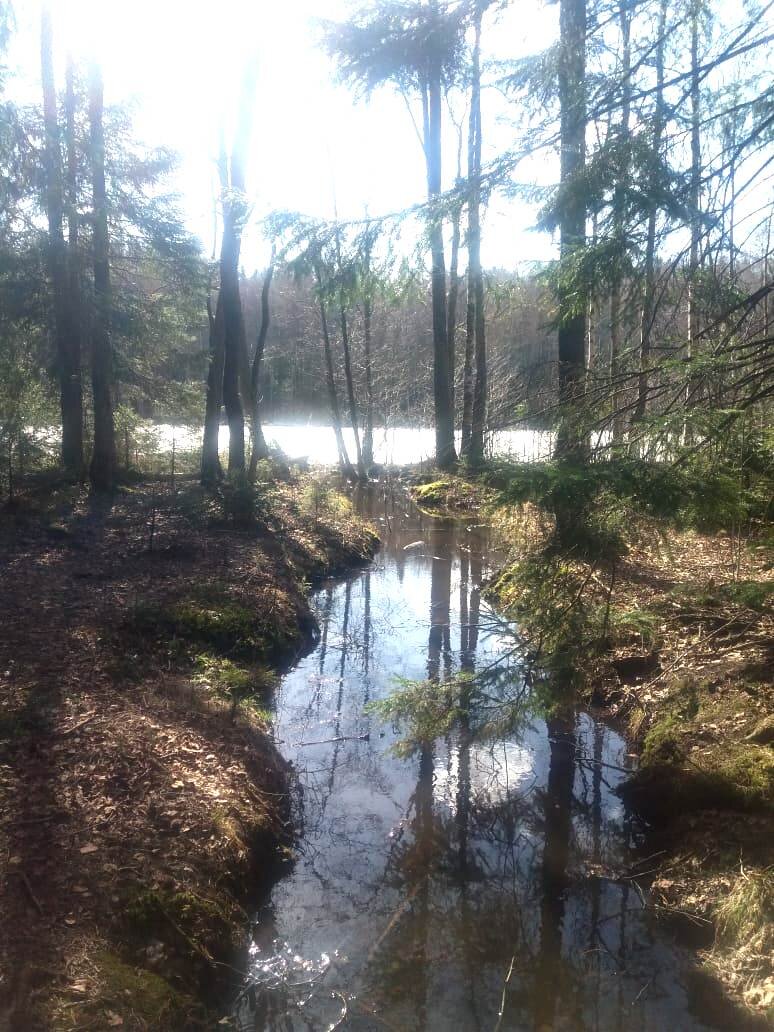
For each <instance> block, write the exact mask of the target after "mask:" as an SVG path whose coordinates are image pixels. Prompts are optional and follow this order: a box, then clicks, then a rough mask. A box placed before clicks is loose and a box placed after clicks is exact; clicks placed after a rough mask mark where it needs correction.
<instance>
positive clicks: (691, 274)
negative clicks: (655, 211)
mask: <svg viewBox="0 0 774 1032" xmlns="http://www.w3.org/2000/svg"><path fill="white" fill-rule="evenodd" d="M699 8H700V0H690V20H691V172H690V179H689V194H690V204H691V249H690V257H689V259H688V347H687V349H686V351H687V354H686V358H687V359H688V374H687V377H686V386H685V421H684V424H683V439H684V441H687V440H689V439H690V437H691V431H690V426H689V420H688V410H689V409H690V408H691V407H692V405H693V404H695V402H696V398H695V394H696V382H695V377H694V376H693V374H692V371H691V368H692V364H693V361H694V359H695V358H696V348H697V343H698V338H699V301H698V297H697V289H698V286H699V282H698V279H699V257H700V256H699V249H700V245H701V211H700V205H701V138H700V124H701V89H700V78H699V75H700V68H699Z"/></svg>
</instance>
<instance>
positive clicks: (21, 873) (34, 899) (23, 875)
mask: <svg viewBox="0 0 774 1032" xmlns="http://www.w3.org/2000/svg"><path fill="white" fill-rule="evenodd" d="M18 874H19V877H20V878H21V880H22V882H23V883H24V888H25V889H26V890H27V895H28V896H29V897H30V899H31V900H32V902H33V903H34V904H35V909H36V910H37V912H38V913H39V914H40V916H41V917H45V913H44V910H43V907H42V906H41V903H40V900H39V899H38V897H37V896H36V895H35V892H34V890H33V888H32V885H30V880H29V878H28V877H27V874H26V872H25V871H19V872H18Z"/></svg>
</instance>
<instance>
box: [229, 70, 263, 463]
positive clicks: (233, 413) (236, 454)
mask: <svg viewBox="0 0 774 1032" xmlns="http://www.w3.org/2000/svg"><path fill="white" fill-rule="evenodd" d="M255 75H256V72H255V67H254V65H253V64H249V65H248V67H247V69H246V71H245V76H244V81H243V83H242V94H241V97H240V103H239V111H238V114H237V125H236V131H235V134H234V143H233V146H232V148H231V162H230V174H229V177H228V183H227V184H226V183H223V182H222V186H223V187H224V189H223V240H222V242H221V248H220V291H221V294H222V295H223V334H224V345H223V350H224V358H223V405H224V406H225V409H226V419H227V420H228V471H229V474H237V475H239V474H243V473H244V472H245V413H244V408H243V406H242V395H241V392H240V383H239V380H240V366H241V362H242V354H243V351H244V339H245V336H244V332H245V331H244V317H243V313H242V298H241V297H240V294H239V256H240V253H241V249H242V225H243V223H244V220H245V217H246V215H247V203H246V198H245V165H246V163H247V150H248V147H249V144H250V133H251V129H252V122H253V107H254V104H255Z"/></svg>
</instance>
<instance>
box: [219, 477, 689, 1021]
mask: <svg viewBox="0 0 774 1032" xmlns="http://www.w3.org/2000/svg"><path fill="white" fill-rule="evenodd" d="M359 504H360V505H361V507H362V508H363V510H364V511H366V512H367V513H368V514H369V515H370V516H371V517H372V518H373V519H375V520H378V521H379V523H380V527H381V530H382V535H383V539H384V542H385V543H384V548H383V551H382V553H381V554H380V556H379V557H378V558H377V560H376V562H375V564H374V565H373V566H372V567H371V568H370V569H369V570H368V571H365V572H363V573H362V574H359V575H358V576H356V577H353V578H350V579H349V580H348V581H346V582H345V583H343V584H339V585H336V586H331V587H328V588H326V589H325V590H324V591H322V592H321V593H320V594H319V595H318V599H317V606H318V618H319V620H320V624H321V637H320V643H319V645H318V647H317V649H316V651H315V653H313V654H311V655H310V656H308V657H307V658H306V659H305V660H303V661H302V662H301V663H300V664H299V665H298V667H297V668H296V669H295V670H294V671H292V672H291V673H290V674H289V675H288V676H287V677H286V678H285V679H284V682H283V684H282V686H281V688H280V690H279V692H278V695H277V702H276V707H277V719H276V733H277V737H278V740H279V742H280V744H281V746H282V748H283V751H284V753H285V755H286V756H287V757H288V758H289V759H290V760H291V761H292V762H293V764H294V765H295V767H296V770H297V771H298V774H299V779H300V783H301V787H302V800H301V803H300V805H299V826H300V828H301V836H300V839H299V843H298V856H297V860H296V863H295V865H294V867H293V870H292V871H291V873H290V874H289V875H288V876H287V877H286V878H285V879H284V880H282V881H281V882H280V883H279V884H278V885H277V886H276V887H275V889H274V892H273V895H272V899H271V909H270V910H269V911H267V915H266V918H265V920H264V921H263V922H259V926H260V928H259V935H260V934H262V937H261V938H260V940H259V942H258V946H257V948H256V950H255V955H254V957H253V961H252V962H253V964H254V966H255V970H256V972H257V973H260V968H261V965H264V966H265V965H266V964H267V962H271V959H272V958H273V957H276V956H279V955H281V954H282V949H283V946H282V944H284V943H287V944H290V947H291V955H292V956H297V957H298V958H300V961H299V962H300V963H301V964H307V965H311V966H312V967H311V970H318V968H319V965H320V963H321V958H322V956H323V955H324V954H327V955H329V956H330V957H331V958H332V960H331V963H330V966H329V967H328V968H326V973H325V975H324V977H321V978H320V980H319V982H315V984H314V986H313V988H312V990H311V998H310V999H308V1001H307V1002H306V1003H305V1004H304V1006H303V1007H302V1008H299V1007H298V1003H299V999H298V998H297V996H295V995H294V993H297V992H298V990H293V989H289V988H288V987H287V985H285V986H281V987H280V986H274V987H272V988H269V987H264V990H263V991H258V992H257V998H256V1010H255V1011H254V1012H251V1013H250V1014H249V1015H247V1013H246V1011H245V1008H244V1006H243V1008H242V1010H241V1011H240V1015H241V1016H242V1018H243V1019H245V1020H250V1021H251V1022H252V1024H251V1025H250V1026H248V1027H254V1028H266V1029H283V1030H291V1029H292V1030H295V1029H302V1028H303V1029H315V1030H316V1029H320V1030H322V1029H325V1028H327V1027H328V1025H329V1024H333V1023H335V1021H337V1020H338V1018H339V1016H340V1014H341V1009H342V1008H341V1003H340V999H341V997H340V996H337V997H335V998H333V999H332V998H331V997H330V995H329V994H330V992H331V991H335V992H336V993H339V994H343V997H346V999H347V1017H346V1021H345V1022H344V1024H343V1026H342V1027H345V1028H352V1029H358V1030H364V1029H374V1030H376V1029H384V1028H388V1029H401V1030H414V1029H428V1030H439V1032H440V1030H443V1032H446V1030H456V1029H460V1030H472V1032H478V1030H483V1029H486V1030H488V1032H489V1030H494V1029H498V1030H503V1029H536V1028H542V1029H548V1028H557V1029H559V1028H562V1029H564V1028H567V1029H576V1028H578V1029H586V1028H588V1029H614V1028H621V1029H627V1030H630V1029H631V1030H639V1029H642V1030H644V1029H650V1028H681V1029H693V1028H701V1027H702V1026H701V1025H700V1024H699V1023H698V1022H697V1021H696V1019H694V1018H693V1017H692V1016H691V1013H690V1010H689V1008H688V1001H687V997H686V993H685V991H684V990H683V988H682V985H681V980H680V970H681V964H682V960H681V957H680V954H679V953H678V952H677V951H676V950H675V948H674V947H673V946H672V945H671V944H670V942H669V941H668V940H667V939H666V938H665V937H664V936H663V935H662V934H661V932H660V929H658V928H657V927H652V926H651V924H650V923H649V921H648V919H647V914H646V913H645V912H644V911H643V910H642V904H641V901H640V897H639V895H638V894H637V893H635V892H632V891H631V890H630V887H629V884H630V883H629V882H628V881H626V880H622V879H621V878H620V875H621V872H622V871H623V869H624V865H625V863H626V860H627V856H628V849H629V846H630V843H631V839H632V836H633V834H635V833H636V830H637V829H636V828H635V827H633V823H632V821H631V819H630V818H629V817H628V816H627V815H626V813H625V812H624V810H623V808H622V805H621V803H620V801H619V799H618V797H617V796H616V794H615V792H614V789H615V786H616V784H617V783H618V781H619V780H620V778H621V777H622V774H621V773H620V772H618V771H616V770H615V769H613V768H615V767H625V766H626V764H627V762H628V761H627V752H626V747H625V743H624V742H623V741H622V740H621V739H620V738H618V737H617V736H616V735H615V734H614V733H613V732H611V731H610V730H609V729H607V728H605V727H604V726H603V725H601V724H596V723H595V722H594V721H593V720H592V719H591V718H590V717H589V716H588V715H586V714H583V713H573V712H568V713H565V714H563V715H556V714H555V715H553V716H552V717H551V719H549V720H548V721H544V720H543V719H541V717H540V715H539V714H538V713H536V712H530V711H529V709H528V707H527V706H525V705H522V706H521V707H520V708H519V709H518V711H513V712H510V713H509V714H508V721H507V722H505V721H503V720H502V719H501V718H502V716H503V713H504V712H505V710H504V708H503V707H502V705H501V703H502V699H503V698H504V697H507V698H508V699H511V700H512V699H513V698H514V697H520V698H521V699H522V701H523V702H525V703H526V702H528V700H529V694H530V693H529V690H528V688H527V687H526V686H525V684H524V679H523V677H522V674H521V671H520V669H519V666H518V657H517V654H516V653H514V639H513V636H512V633H511V631H510V630H509V629H508V628H507V627H506V626H504V625H503V624H502V623H501V622H500V621H499V620H498V619H497V618H496V617H495V615H494V614H493V613H492V612H491V610H489V608H488V607H487V606H486V604H485V603H483V602H482V600H481V597H480V595H481V584H482V581H483V580H484V579H485V578H486V576H487V575H488V573H489V571H490V567H491V565H492V564H493V562H494V561H495V560H494V558H493V557H492V556H491V553H490V551H489V545H488V541H487V538H486V532H485V531H484V530H482V529H481V528H478V529H470V528H466V527H465V526H464V525H460V524H446V523H441V522H438V521H435V520H430V521H428V520H426V519H425V518H423V517H422V516H421V514H418V513H417V512H415V511H414V510H412V509H411V507H410V503H408V502H407V501H406V500H405V499H404V498H402V497H400V496H396V495H394V494H390V493H389V492H372V493H368V492H366V493H364V494H363V496H362V497H361V499H360V501H359ZM407 513H408V515H407ZM418 541H421V545H416V542H418ZM407 545H414V547H412V548H406V546H407ZM490 668H491V671H492V672H493V674H494V675H495V676H493V677H490V678H488V679H487V683H486V686H485V687H486V691H485V692H482V691H481V685H480V684H478V683H477V684H474V682H472V681H470V680H468V681H467V682H466V681H465V680H462V681H458V680H456V679H454V678H452V675H455V674H457V673H459V672H463V673H467V674H469V675H472V674H475V673H476V672H477V671H478V672H479V674H480V672H481V671H484V670H487V669H490ZM396 677H404V678H414V679H423V678H430V679H432V680H435V681H437V682H438V683H439V684H440V686H441V689H442V690H444V686H446V685H449V688H448V690H449V693H450V694H449V704H450V705H452V704H458V705H459V709H460V713H461V715H460V717H459V719H458V720H457V721H456V723H455V724H454V726H453V727H452V728H451V730H450V731H449V732H448V734H446V735H445V736H442V737H441V738H439V739H438V740H436V741H433V742H425V743H421V744H420V745H419V747H418V749H417V751H416V753H415V754H414V755H413V756H411V757H410V758H408V759H401V758H399V757H398V756H396V755H395V753H394V752H393V751H392V749H391V747H392V746H393V745H394V744H395V742H396V741H397V740H398V737H399V734H398V731H397V729H395V728H393V727H391V726H389V725H381V724H380V723H379V722H378V721H377V720H376V719H375V718H374V717H372V716H369V715H368V714H366V713H365V712H364V708H365V706H366V704H367V703H368V702H369V700H371V699H379V698H383V697H385V696H386V695H387V694H388V693H390V692H391V691H392V690H393V689H394V687H395V678H396ZM455 693H456V694H455ZM493 727H494V728H495V730H496V731H497V733H495V732H494V731H492V728H493ZM503 728H505V732H504V733H503ZM490 731H491V732H492V733H489V732H490ZM603 764H610V765H612V766H611V767H607V766H603ZM261 929H262V933H261ZM275 938H276V940H277V945H276V946H272V944H271V941H270V940H272V939H275ZM336 951H338V956H336ZM293 978H295V980H296V981H303V979H299V978H298V973H297V972H296V973H295V975H293V976H292V977H291V976H289V980H290V981H292V980H293ZM258 981H260V978H259V979H258ZM643 987H644V988H643ZM301 992H302V993H303V994H304V997H303V998H304V999H306V997H307V996H309V992H310V991H308V990H307V988H302V990H301ZM267 1000H270V1001H271V1003H269V1002H267ZM248 1010H249V1008H248ZM259 1012H260V1018H259V1019H258V1023H257V1024H256V1023H255V1022H256V1015H257V1014H258V1013H259Z"/></svg>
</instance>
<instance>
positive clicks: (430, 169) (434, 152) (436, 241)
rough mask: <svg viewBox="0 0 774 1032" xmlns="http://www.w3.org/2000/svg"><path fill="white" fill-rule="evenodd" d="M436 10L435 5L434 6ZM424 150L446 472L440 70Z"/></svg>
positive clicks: (429, 97)
mask: <svg viewBox="0 0 774 1032" xmlns="http://www.w3.org/2000/svg"><path fill="white" fill-rule="evenodd" d="M434 6H437V5H434ZM424 107H425V112H424V148H425V165H426V168H427V198H428V201H429V202H430V206H431V212H430V226H429V232H428V236H429V239H430V261H431V270H430V291H431V302H432V311H433V401H434V407H435V461H436V462H437V464H438V466H439V467H440V468H441V469H448V468H449V467H450V466H452V465H453V464H454V462H455V461H456V458H457V456H456V453H455V450H454V411H453V408H452V382H451V370H450V369H449V340H448V336H447V329H448V328H447V324H446V258H445V255H444V249H443V219H442V216H441V213H440V211H438V210H437V208H435V207H434V205H435V204H436V203H437V201H438V198H439V196H440V193H441V129H442V106H441V69H440V66H438V64H437V63H436V62H433V66H432V68H431V70H430V74H429V79H428V82H427V91H426V97H425V100H424Z"/></svg>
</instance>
